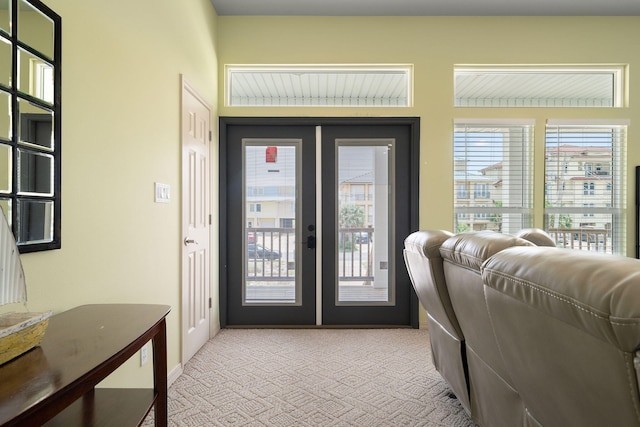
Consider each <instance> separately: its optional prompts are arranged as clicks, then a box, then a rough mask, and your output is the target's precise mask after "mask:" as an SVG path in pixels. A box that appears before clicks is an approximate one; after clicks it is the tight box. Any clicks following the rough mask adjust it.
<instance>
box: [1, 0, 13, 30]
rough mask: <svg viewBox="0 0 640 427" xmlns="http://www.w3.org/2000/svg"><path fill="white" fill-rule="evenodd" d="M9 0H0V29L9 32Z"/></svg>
mask: <svg viewBox="0 0 640 427" xmlns="http://www.w3.org/2000/svg"><path fill="white" fill-rule="evenodd" d="M10 22H11V0H0V30H2V31H5V32H6V33H7V34H11V24H10Z"/></svg>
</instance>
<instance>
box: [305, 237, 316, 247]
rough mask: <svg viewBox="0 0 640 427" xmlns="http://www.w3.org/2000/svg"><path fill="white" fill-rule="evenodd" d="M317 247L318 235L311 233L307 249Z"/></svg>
mask: <svg viewBox="0 0 640 427" xmlns="http://www.w3.org/2000/svg"><path fill="white" fill-rule="evenodd" d="M315 248H316V236H313V235H309V236H307V249H315Z"/></svg>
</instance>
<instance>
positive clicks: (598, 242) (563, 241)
mask: <svg viewBox="0 0 640 427" xmlns="http://www.w3.org/2000/svg"><path fill="white" fill-rule="evenodd" d="M547 231H548V233H549V234H550V235H551V237H552V238H553V239H554V240H555V241H556V245H557V246H558V247H561V248H569V249H579V250H583V251H593V252H604V253H613V251H612V242H611V236H610V231H609V230H606V229H604V228H550V229H549V230H547Z"/></svg>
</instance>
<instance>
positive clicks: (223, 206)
mask: <svg viewBox="0 0 640 427" xmlns="http://www.w3.org/2000/svg"><path fill="white" fill-rule="evenodd" d="M237 125H244V126H250V125H263V126H268V125H274V126H332V125H343V126H344V125H347V126H349V125H364V126H375V125H404V126H408V127H409V129H410V145H411V183H410V188H409V192H410V200H411V206H410V207H409V213H410V218H411V219H410V226H411V227H410V228H411V230H417V229H418V224H419V207H418V201H419V182H420V179H419V168H420V118H419V117H228V116H225V117H220V118H219V138H220V139H219V176H218V180H219V224H218V225H219V238H220V242H219V244H220V246H219V262H220V266H219V269H220V274H219V304H220V307H219V308H220V327H222V328H224V327H226V326H227V290H228V280H227V277H228V272H227V241H228V235H227V229H226V223H227V164H226V159H227V153H226V141H227V132H228V130H227V128H228V127H229V126H237ZM399 259H400V260H401V259H402V257H399ZM406 283H407V285H408V286H410V288H411V301H410V310H411V313H410V318H411V326H412V327H413V328H416V329H417V328H418V327H419V316H418V314H419V304H418V298H417V296H416V294H415V292H414V291H413V287H412V286H411V282H410V279H409V275H408V274H406ZM324 327H326V326H324Z"/></svg>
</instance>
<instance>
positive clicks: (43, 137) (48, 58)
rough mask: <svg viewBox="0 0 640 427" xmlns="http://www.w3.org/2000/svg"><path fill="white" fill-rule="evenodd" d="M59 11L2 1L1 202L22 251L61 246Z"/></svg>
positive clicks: (27, 0)
mask: <svg viewBox="0 0 640 427" xmlns="http://www.w3.org/2000/svg"><path fill="white" fill-rule="evenodd" d="M61 50H62V49H61V18H60V16H58V15H57V14H56V13H55V12H53V11H52V10H51V9H50V8H49V7H47V6H46V5H45V4H43V3H42V2H41V1H39V0H0V208H2V210H3V211H4V213H5V215H6V217H7V219H8V220H9V223H10V225H11V228H12V231H13V234H14V236H15V238H16V241H17V244H18V248H19V250H20V252H21V253H25V252H34V251H42V250H49V249H59V248H60V244H61V242H60V233H61V218H60V215H61V193H60V192H61V188H60V187H61V135H62V132H61V123H62V121H61V116H60V113H61V89H60V84H61V78H60V76H61V67H60V64H61V58H60V55H61Z"/></svg>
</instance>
